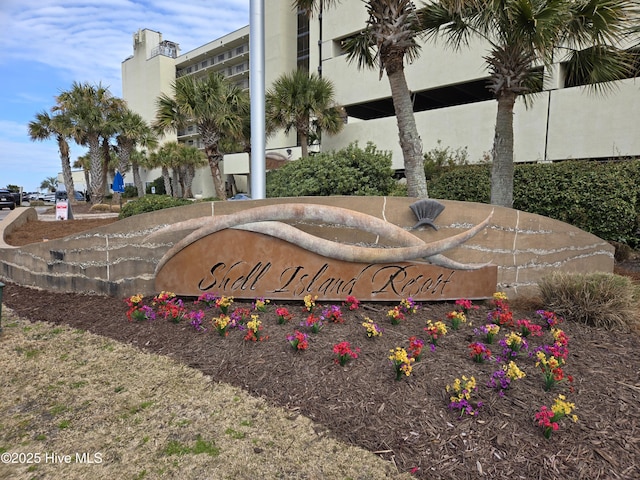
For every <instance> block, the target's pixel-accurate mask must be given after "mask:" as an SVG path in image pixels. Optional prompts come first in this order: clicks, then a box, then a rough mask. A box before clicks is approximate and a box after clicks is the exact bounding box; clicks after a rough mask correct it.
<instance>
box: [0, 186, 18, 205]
mask: <svg viewBox="0 0 640 480" xmlns="http://www.w3.org/2000/svg"><path fill="white" fill-rule="evenodd" d="M3 208H8V209H9V210H13V209H14V208H16V199H15V198H14V196H13V193H11V192H10V191H9V190H7V189H6V188H0V210H1V209H3Z"/></svg>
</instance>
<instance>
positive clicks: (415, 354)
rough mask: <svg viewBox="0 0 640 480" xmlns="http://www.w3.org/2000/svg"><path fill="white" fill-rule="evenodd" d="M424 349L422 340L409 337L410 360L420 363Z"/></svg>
mask: <svg viewBox="0 0 640 480" xmlns="http://www.w3.org/2000/svg"><path fill="white" fill-rule="evenodd" d="M423 348H424V341H423V340H422V339H420V338H418V337H409V351H408V352H407V353H408V355H409V358H413V359H414V360H415V361H416V362H419V361H420V357H421V356H422V349H423Z"/></svg>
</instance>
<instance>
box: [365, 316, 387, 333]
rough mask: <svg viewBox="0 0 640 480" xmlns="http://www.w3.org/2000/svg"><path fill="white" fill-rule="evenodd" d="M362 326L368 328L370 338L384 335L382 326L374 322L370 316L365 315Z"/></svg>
mask: <svg viewBox="0 0 640 480" xmlns="http://www.w3.org/2000/svg"><path fill="white" fill-rule="evenodd" d="M362 326H363V327H364V328H365V329H366V330H367V337H369V338H373V337H380V336H381V335H382V328H380V327H379V326H378V325H377V324H375V323H373V320H371V319H370V318H369V317H364V322H362Z"/></svg>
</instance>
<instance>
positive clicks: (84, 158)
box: [73, 153, 91, 201]
mask: <svg viewBox="0 0 640 480" xmlns="http://www.w3.org/2000/svg"><path fill="white" fill-rule="evenodd" d="M73 168H81V169H82V173H83V174H84V183H85V186H86V187H85V188H86V191H85V192H84V195H85V199H86V200H87V201H89V198H90V193H89V192H90V191H91V177H90V175H89V172H90V169H91V159H90V158H89V154H88V153H85V154H84V155H80V156H79V157H78V158H76V161H75V162H73Z"/></svg>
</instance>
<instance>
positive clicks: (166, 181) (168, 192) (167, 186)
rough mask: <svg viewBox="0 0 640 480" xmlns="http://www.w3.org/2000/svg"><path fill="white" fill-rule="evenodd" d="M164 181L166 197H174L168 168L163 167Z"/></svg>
mask: <svg viewBox="0 0 640 480" xmlns="http://www.w3.org/2000/svg"><path fill="white" fill-rule="evenodd" d="M162 179H163V180H164V193H165V194H166V195H169V196H172V195H173V193H172V189H171V178H170V176H169V169H168V168H167V167H164V166H163V167H162Z"/></svg>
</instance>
